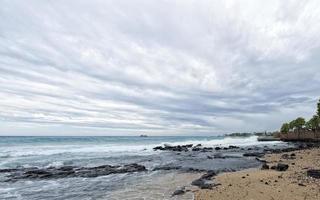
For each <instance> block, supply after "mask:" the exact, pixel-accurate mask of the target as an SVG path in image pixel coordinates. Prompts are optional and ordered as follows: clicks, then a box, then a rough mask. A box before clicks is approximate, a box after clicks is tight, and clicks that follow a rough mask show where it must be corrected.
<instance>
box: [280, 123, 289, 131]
mask: <svg viewBox="0 0 320 200" xmlns="http://www.w3.org/2000/svg"><path fill="white" fill-rule="evenodd" d="M289 130H290V125H289V124H288V123H284V124H282V126H281V130H280V132H281V133H288V132H289Z"/></svg>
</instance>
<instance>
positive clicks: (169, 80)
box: [0, 0, 320, 135]
mask: <svg viewBox="0 0 320 200" xmlns="http://www.w3.org/2000/svg"><path fill="white" fill-rule="evenodd" d="M319 20H320V6H318V2H317V1H316V0H314V1H308V2H303V1H256V0H254V1H253V0H252V1H232V0H229V1H209V0H208V1H206V0H204V1H192V0H189V1H185V0H184V1H182V0H181V1H180V0H177V1H166V0H161V1H143V0H138V1H129V0H127V1H126V0H124V1H112V0H108V1H103V0H93V1H84V0H77V1H76V0H71V1H67V2H66V1H61V0H55V1H50V0H46V1H36V0H31V1H28V2H26V1H22V0H10V1H9V0H3V1H1V2H0V84H1V87H0V97H1V98H0V109H1V112H0V120H1V126H0V134H2V135H7V134H31V133H33V134H53V133H55V134H62V135H64V134H137V133H140V132H146V133H150V134H209V133H222V132H229V131H261V130H262V131H264V130H274V129H277V128H278V127H279V126H280V124H281V123H282V121H285V120H289V119H291V118H293V117H296V116H305V117H310V115H311V114H312V112H313V111H312V109H313V107H314V106H315V101H316V100H317V98H319V93H317V92H318V91H320V70H319V69H320V67H319V61H320V60H319V46H320V40H319V38H318V33H319V32H320V25H319V23H318V21H319ZM294 111H295V112H294ZM29 124H32V126H29ZM55 130H56V132H57V133H56V132H55Z"/></svg>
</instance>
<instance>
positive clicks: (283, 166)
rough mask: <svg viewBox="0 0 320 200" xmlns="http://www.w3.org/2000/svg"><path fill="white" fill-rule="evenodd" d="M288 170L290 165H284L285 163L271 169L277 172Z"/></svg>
mask: <svg viewBox="0 0 320 200" xmlns="http://www.w3.org/2000/svg"><path fill="white" fill-rule="evenodd" d="M288 168H289V165H287V164H283V163H278V164H277V165H275V166H272V167H271V169H273V170H277V171H287V169H288Z"/></svg>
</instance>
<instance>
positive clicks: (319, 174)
mask: <svg viewBox="0 0 320 200" xmlns="http://www.w3.org/2000/svg"><path fill="white" fill-rule="evenodd" d="M319 156H320V148H319V144H317V143H314V144H311V143H310V144H306V145H305V146H298V147H296V148H288V149H283V150H281V151H273V152H272V153H268V154H265V155H264V156H263V157H261V158H259V159H260V160H261V161H262V162H263V164H262V167H261V168H260V169H252V170H249V171H247V170H245V171H239V172H232V173H223V174H219V175H217V176H215V177H213V178H212V179H211V181H212V182H213V183H215V185H216V187H214V188H210V189H201V190H198V189H196V190H194V192H195V199H196V200H207V199H233V200H237V199H238V200H249V199H260V200H271V199H272V200H290V199H296V200H300V199H301V200H306V199H310V200H314V199H320V157H319Z"/></svg>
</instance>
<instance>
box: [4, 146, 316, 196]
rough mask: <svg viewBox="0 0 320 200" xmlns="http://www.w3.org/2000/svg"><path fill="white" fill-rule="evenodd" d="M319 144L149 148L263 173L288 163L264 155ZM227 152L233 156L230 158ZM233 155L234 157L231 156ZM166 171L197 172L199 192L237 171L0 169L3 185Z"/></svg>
mask: <svg viewBox="0 0 320 200" xmlns="http://www.w3.org/2000/svg"><path fill="white" fill-rule="evenodd" d="M319 147H320V144H319V143H294V144H291V145H290V146H288V147H285V148H278V147H277V146H275V147H274V148H272V147H269V146H250V147H239V146H234V145H229V146H226V147H222V146H215V147H207V146H203V145H202V144H197V145H192V144H185V145H176V146H171V145H163V146H156V147H154V148H153V150H154V151H163V152H173V153H175V155H177V156H181V159H186V158H188V157H195V158H198V157H200V156H201V161H205V160H216V161H218V160H220V159H235V158H241V157H243V158H246V157H247V158H251V157H252V158H253V159H255V160H256V161H258V162H259V163H260V166H262V167H261V169H263V170H275V171H286V170H287V169H288V168H289V165H288V164H283V163H282V162H279V163H275V164H273V165H270V164H268V163H267V160H265V159H264V158H265V157H266V155H272V154H282V156H281V158H282V159H285V160H294V159H296V155H295V154H294V153H290V152H294V151H301V150H307V149H313V148H319ZM230 153H233V154H232V155H230ZM235 153H236V155H234V154H235ZM160 170H163V171H168V170H176V171H183V172H189V173H194V172H197V173H199V172H201V173H202V176H201V177H200V178H198V179H196V180H194V181H192V182H191V185H192V186H195V187H197V188H199V189H207V190H212V189H213V188H215V187H218V186H220V183H215V182H214V181H213V178H214V177H216V176H218V175H219V174H221V173H222V172H235V171H238V170H239V169H236V168H232V167H231V168H230V167H226V168H222V169H217V170H206V169H201V168H197V167H190V166H184V165H177V164H175V165H172V164H165V165H159V166H155V167H153V168H150V169H148V168H147V167H146V166H144V165H142V164H138V163H132V164H126V165H101V166H96V167H80V166H62V167H48V168H36V167H33V168H12V169H0V173H1V174H5V177H6V179H5V180H4V181H5V182H15V181H19V180H41V179H60V178H74V177H83V178H94V177H98V176H107V175H110V174H125V173H134V172H148V171H160ZM308 174H309V175H310V176H313V177H318V176H320V175H319V174H318V171H308ZM188 191H191V190H188V189H185V188H179V189H177V190H176V191H175V192H174V193H173V195H182V194H184V193H185V192H188Z"/></svg>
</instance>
